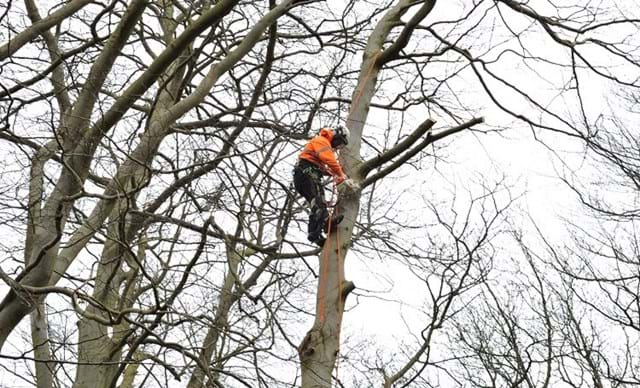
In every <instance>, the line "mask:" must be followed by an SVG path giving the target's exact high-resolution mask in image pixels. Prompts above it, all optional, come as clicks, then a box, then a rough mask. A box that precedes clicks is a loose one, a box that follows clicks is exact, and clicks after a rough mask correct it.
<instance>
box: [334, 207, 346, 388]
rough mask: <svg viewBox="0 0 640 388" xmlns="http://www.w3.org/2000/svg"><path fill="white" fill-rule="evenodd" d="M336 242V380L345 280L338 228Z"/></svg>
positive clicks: (338, 367) (338, 368)
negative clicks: (343, 284)
mask: <svg viewBox="0 0 640 388" xmlns="http://www.w3.org/2000/svg"><path fill="white" fill-rule="evenodd" d="M337 214H338V208H336V215H337ZM336 243H337V245H338V263H337V264H338V348H337V349H336V380H338V372H339V370H340V333H341V331H342V313H343V306H342V282H343V280H344V273H343V268H342V252H341V248H342V247H341V243H340V232H339V231H338V230H336Z"/></svg>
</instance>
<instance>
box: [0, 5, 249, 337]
mask: <svg viewBox="0 0 640 388" xmlns="http://www.w3.org/2000/svg"><path fill="white" fill-rule="evenodd" d="M237 2H238V0H233V1H232V0H226V1H224V0H223V1H221V2H219V3H217V4H216V5H215V6H214V7H213V8H212V9H210V10H209V11H207V12H205V13H204V14H203V15H202V16H201V17H200V18H198V19H196V20H195V21H193V22H192V23H191V24H190V26H189V28H187V29H185V30H184V31H183V32H182V34H180V35H179V36H178V37H177V38H176V39H175V40H173V41H172V42H171V44H169V46H168V47H167V48H166V49H165V50H164V51H163V52H162V53H161V54H160V55H158V57H157V58H156V59H155V60H154V62H153V63H152V64H151V65H150V66H149V68H148V69H147V70H146V71H145V72H144V73H143V74H142V75H141V76H140V77H139V78H138V79H137V80H136V81H134V82H133V83H132V84H131V86H129V87H128V88H127V89H126V90H125V92H124V93H123V94H122V95H121V96H120V97H119V98H118V99H116V101H115V102H114V104H113V106H112V107H111V108H110V109H109V111H107V112H106V113H105V114H104V115H103V116H102V117H101V118H100V119H99V120H98V121H97V122H96V123H94V125H93V126H91V127H90V128H89V129H86V128H87V127H88V126H89V122H88V121H89V117H90V113H91V111H92V109H93V106H94V103H95V100H96V98H97V93H95V92H94V91H95V90H98V89H99V88H100V85H101V84H102V83H103V82H104V79H105V78H106V75H107V74H108V72H109V69H110V68H111V65H112V64H113V61H115V59H116V57H117V55H118V53H119V52H120V51H121V48H122V47H123V45H124V44H125V43H126V41H127V38H128V36H129V35H130V33H131V32H132V31H133V27H134V26H135V23H136V21H137V20H138V19H139V17H140V16H141V14H142V11H143V10H144V7H145V6H146V4H147V2H146V1H144V0H135V1H133V2H132V3H131V4H130V6H129V8H128V10H127V12H126V13H125V15H124V16H123V18H122V19H121V21H120V23H119V24H118V28H117V29H116V30H115V31H114V33H113V34H112V35H111V37H110V39H109V40H108V41H107V44H106V45H105V48H104V50H103V51H102V53H101V54H100V56H99V57H98V59H97V60H96V62H95V63H94V65H93V67H92V69H91V71H90V74H89V77H88V79H89V80H91V81H90V82H89V81H88V82H87V83H86V84H85V86H84V88H83V90H82V91H81V93H80V95H79V98H78V100H77V101H76V103H75V104H74V106H73V108H72V111H71V113H70V114H69V115H67V117H68V120H65V121H64V124H65V125H64V126H63V127H61V128H60V130H59V136H60V137H61V139H62V141H61V144H62V148H63V150H65V151H66V150H69V151H70V150H71V149H73V152H71V153H66V154H65V156H66V157H65V159H64V160H65V162H66V163H65V167H66V168H65V169H64V170H63V173H62V175H61V176H60V178H59V179H58V182H57V183H56V186H55V189H54V191H53V193H52V194H51V195H50V196H49V198H48V199H47V200H46V202H45V205H44V206H43V207H42V208H40V206H39V203H40V201H42V198H41V193H42V188H41V186H40V187H39V188H35V189H34V192H33V193H35V194H33V193H30V198H32V197H33V200H32V201H33V202H30V206H31V207H33V208H34V210H33V211H31V209H30V214H31V213H33V214H36V215H37V219H30V220H29V221H28V223H29V225H30V231H29V232H30V233H31V239H30V240H29V236H28V241H30V242H31V244H30V245H28V246H27V247H26V251H29V252H33V253H32V254H33V255H34V256H36V258H35V259H34V260H32V261H31V262H32V263H33V265H32V266H31V267H29V268H28V269H27V270H26V271H25V272H24V273H23V274H22V275H20V276H18V278H17V279H16V280H17V281H18V282H20V283H19V284H24V285H26V286H28V287H34V286H35V287H39V286H45V285H46V284H47V283H48V282H49V281H50V280H53V282H54V283H55V281H57V280H58V279H59V276H60V274H61V273H63V272H60V273H59V274H58V275H56V274H53V279H50V277H51V276H52V267H53V266H54V265H55V266H56V269H58V267H59V266H60V265H62V267H63V268H64V269H66V268H67V267H68V266H69V265H70V264H71V262H72V261H73V260H74V259H75V257H76V256H77V254H78V253H79V252H80V251H81V250H82V249H84V247H85V246H86V244H87V243H88V242H89V240H90V239H91V237H92V236H93V234H94V233H95V231H96V230H98V229H99V228H100V226H101V225H102V223H103V222H104V220H106V218H107V217H108V216H109V214H110V212H111V210H112V209H113V207H114V206H115V200H114V199H106V200H101V201H99V204H98V205H97V206H96V207H95V209H94V211H93V212H92V214H91V216H90V217H89V219H88V221H87V222H86V223H85V224H84V225H83V226H82V227H81V228H79V229H78V230H77V231H76V232H75V233H74V234H73V235H72V237H71V238H70V241H69V243H68V244H66V246H67V247H66V248H65V249H63V251H62V252H59V246H60V242H59V239H60V237H61V231H62V228H64V224H65V221H66V217H67V215H68V213H69V211H70V209H71V207H72V204H73V200H74V199H75V198H76V197H77V195H78V194H79V193H80V192H81V187H82V185H83V183H84V180H85V179H86V177H87V175H88V169H89V166H90V164H91V160H92V157H93V154H94V153H95V150H96V149H97V147H98V145H99V143H100V139H101V138H102V136H104V134H105V133H106V131H107V130H108V129H109V128H110V127H111V126H113V125H115V123H116V122H117V121H118V120H119V119H120V118H121V117H122V116H123V115H124V114H125V113H126V111H127V110H128V108H129V107H131V105H132V104H133V103H134V102H135V101H136V100H137V99H138V98H139V96H140V95H142V93H143V92H144V91H146V90H147V89H148V88H149V87H150V86H151V85H152V84H153V83H154V82H155V81H156V80H157V79H158V78H159V77H160V76H161V75H162V74H163V73H164V70H166V68H167V67H168V66H169V65H171V64H172V63H173V62H174V61H175V60H176V53H180V52H182V51H183V50H184V49H186V47H187V46H188V45H189V44H190V43H191V42H192V41H193V40H194V39H195V38H197V37H198V36H199V34H200V33H201V32H202V31H204V30H205V29H206V28H207V27H209V26H210V25H212V24H214V23H215V22H216V21H218V20H220V19H221V18H222V17H223V16H225V15H226V14H227V13H228V12H230V11H231V9H232V8H233V6H234V5H235V4H237ZM246 46H247V45H246V44H245V45H244V46H243V47H244V48H245V49H247V48H246ZM247 50H248V49H247ZM234 63H235V62H233V61H227V63H225V64H224V65H222V66H218V71H217V72H215V73H214V74H213V76H209V77H208V78H207V81H209V82H208V83H207V84H206V85H200V86H199V88H198V90H197V92H198V95H199V96H202V97H203V96H204V95H203V93H204V94H206V91H205V90H204V89H205V88H207V87H209V88H210V87H211V85H212V84H213V83H214V82H215V80H217V78H218V77H219V76H220V75H221V74H224V72H225V71H228V69H229V67H230V66H231V65H233V64H234ZM207 90H208V89H207ZM199 101H200V100H199V99H198V98H192V99H191V100H190V103H194V104H197V103H198V102H199ZM190 108H191V106H190V105H189V104H181V106H180V109H179V110H174V111H172V115H169V117H167V113H166V112H165V113H164V115H163V117H161V118H159V119H158V121H157V124H156V125H153V124H152V125H151V128H150V129H149V130H148V131H147V132H146V133H145V136H143V138H142V139H141V142H140V146H139V147H138V148H137V149H136V151H135V152H134V153H133V155H132V158H130V159H128V160H127V163H125V164H124V165H123V166H121V169H120V170H119V172H118V174H117V176H116V178H115V179H114V180H112V181H111V184H110V185H109V186H108V188H107V190H106V191H105V193H106V195H107V196H109V195H112V194H114V193H116V192H117V190H118V187H119V184H118V182H122V181H123V179H122V178H124V177H129V176H133V175H135V172H136V171H138V170H139V169H140V166H139V161H148V160H150V158H152V157H153V155H154V153H155V150H156V149H157V145H158V144H159V143H160V141H161V140H162V138H163V137H164V136H161V134H162V133H165V134H166V132H167V130H168V127H169V124H166V123H172V122H173V121H175V120H176V119H177V118H178V117H180V116H181V115H182V114H184V113H185V112H186V111H187V110H189V109H190ZM55 149H56V148H55V144H54V142H51V144H48V145H47V146H45V147H44V148H43V151H42V152H39V154H43V155H42V157H41V158H40V159H39V160H40V162H39V163H36V164H34V166H33V167H32V171H33V173H32V182H41V181H42V168H41V167H42V166H43V165H44V163H45V162H46V159H47V158H48V157H50V155H51V154H52V153H53V152H55ZM38 174H39V175H38ZM34 175H36V176H34ZM38 193H40V195H37V194H38ZM32 194H33V195H32ZM34 203H35V204H36V205H34ZM54 258H55V259H57V260H54ZM18 291H19V292H20V295H17V291H16V290H13V289H12V290H11V291H10V292H9V293H8V294H7V296H6V297H5V298H4V300H3V301H2V303H1V304H0V349H1V348H2V345H3V344H4V342H5V341H6V338H7V337H8V335H9V334H10V332H11V331H12V330H13V328H15V326H16V325H17V324H18V323H19V322H20V321H21V320H22V318H23V317H24V316H25V315H27V314H28V313H29V312H30V311H31V310H32V309H33V307H34V303H35V301H36V300H37V298H36V297H34V296H33V295H29V294H28V293H26V292H25V289H20V290H18Z"/></svg>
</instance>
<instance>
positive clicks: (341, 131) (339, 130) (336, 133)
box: [331, 126, 351, 148]
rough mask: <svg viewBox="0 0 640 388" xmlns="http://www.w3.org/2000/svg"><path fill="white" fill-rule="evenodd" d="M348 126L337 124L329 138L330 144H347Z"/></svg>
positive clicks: (334, 145) (337, 145) (335, 145)
mask: <svg viewBox="0 0 640 388" xmlns="http://www.w3.org/2000/svg"><path fill="white" fill-rule="evenodd" d="M350 135H351V134H350V133H349V128H345V127H342V126H338V127H336V128H335V129H334V130H333V139H331V146H332V147H334V148H336V147H340V146H345V145H347V144H349V137H350Z"/></svg>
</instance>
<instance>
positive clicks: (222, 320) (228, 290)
mask: <svg viewBox="0 0 640 388" xmlns="http://www.w3.org/2000/svg"><path fill="white" fill-rule="evenodd" d="M271 5H273V2H271ZM276 34H277V23H276V22H273V23H272V24H271V27H270V29H269V43H268V45H267V53H266V55H265V64H264V67H263V70H262V74H261V75H260V79H259V80H258V82H257V83H256V87H255V90H254V92H253V94H252V96H251V101H249V105H248V106H247V109H245V111H244V115H243V118H242V120H241V122H240V124H239V129H241V128H244V127H245V126H246V125H247V123H248V122H249V120H250V119H251V116H252V115H253V112H254V110H255V108H256V105H257V103H258V101H259V98H260V95H261V94H262V93H263V89H264V85H265V83H266V81H267V78H268V76H269V73H270V72H271V65H272V62H273V57H274V50H275V46H276V37H277V35H276ZM265 161H266V160H265ZM259 171H260V169H258V171H257V172H256V174H257V173H258V172H259ZM254 178H255V177H254ZM249 193H250V190H249V187H247V188H246V189H245V193H244V195H243V202H244V201H246V199H247V197H248V195H249ZM242 224H243V223H242V222H238V230H237V231H236V235H239V233H240V232H241V225H242ZM226 244H227V249H226V255H227V273H226V275H225V278H224V281H223V284H222V289H221V290H220V296H219V297H218V305H217V309H216V314H215V316H214V318H213V324H212V325H211V326H210V327H209V329H208V330H207V334H206V336H205V338H204V341H203V344H202V346H201V349H202V350H201V351H200V353H199V355H198V358H199V359H200V365H209V364H210V363H211V361H212V357H213V353H214V351H215V349H216V348H217V346H218V342H219V337H220V336H221V334H222V331H223V328H225V327H227V325H228V316H229V312H230V310H231V307H232V306H233V305H234V304H235V303H236V301H237V300H238V299H239V298H240V296H241V294H240V293H238V292H235V293H234V292H233V287H234V285H235V284H236V283H237V282H240V279H239V278H238V275H237V274H238V267H239V265H240V262H241V261H242V259H243V257H242V255H241V254H240V252H239V251H238V247H237V244H236V243H231V242H230V241H226ZM266 260H267V259H265V261H266ZM260 272H262V271H260ZM254 274H255V272H254ZM258 275H259V273H258ZM208 375H209V373H208V371H206V370H202V369H201V368H196V369H195V370H194V371H193V374H192V375H191V378H190V379H189V383H188V384H187V388H199V387H204V386H205V383H206V378H207V377H208ZM209 377H210V379H211V380H216V378H217V376H216V374H215V373H212V375H210V376H209Z"/></svg>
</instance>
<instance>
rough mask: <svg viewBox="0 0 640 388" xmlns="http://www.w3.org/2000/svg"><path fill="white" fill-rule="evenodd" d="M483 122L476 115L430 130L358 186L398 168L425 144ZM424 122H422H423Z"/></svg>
mask: <svg viewBox="0 0 640 388" xmlns="http://www.w3.org/2000/svg"><path fill="white" fill-rule="evenodd" d="M482 122H484V118H482V117H478V118H475V119H473V120H470V121H467V122H466V123H464V124H460V125H458V126H455V127H453V128H449V129H447V130H444V131H442V132H439V133H437V134H432V133H431V132H429V133H428V134H427V137H426V138H425V139H424V140H423V141H422V142H420V144H418V145H416V146H415V147H414V148H412V149H411V150H409V151H407V152H405V153H404V155H402V157H401V158H399V159H398V160H396V161H395V162H393V163H392V164H390V165H389V166H387V167H386V168H384V169H383V170H381V171H379V172H377V173H376V174H374V175H372V176H370V177H368V178H367V179H365V180H363V181H362V182H361V183H360V187H362V188H364V187H367V186H369V185H370V184H372V183H374V182H376V181H378V180H380V179H382V178H384V177H386V176H387V175H389V174H391V173H392V172H393V171H395V170H396V169H398V167H400V166H402V165H403V164H404V163H406V162H407V160H409V159H411V158H412V157H413V156H415V155H416V154H417V153H418V152H420V151H422V150H423V149H424V148H425V147H426V146H428V145H429V144H432V143H434V142H436V141H438V140H440V139H444V138H445V137H447V136H450V135H453V134H455V133H458V132H460V131H462V130H465V129H467V128H470V127H472V126H474V125H476V124H480V123H482ZM423 124H424V123H423Z"/></svg>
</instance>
